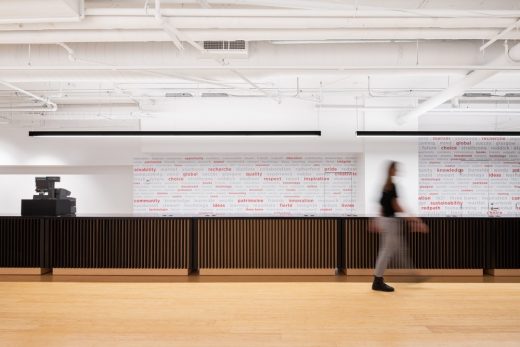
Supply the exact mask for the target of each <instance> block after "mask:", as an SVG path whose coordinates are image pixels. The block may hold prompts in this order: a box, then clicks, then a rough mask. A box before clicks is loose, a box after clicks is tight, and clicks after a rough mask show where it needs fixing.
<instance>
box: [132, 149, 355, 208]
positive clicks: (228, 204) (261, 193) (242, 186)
mask: <svg viewBox="0 0 520 347" xmlns="http://www.w3.org/2000/svg"><path fill="white" fill-rule="evenodd" d="M356 181H357V159H356V156H355V155H350V154H328V153H326V154H323V153H319V154H255V155H251V154H185V155H183V154H174V155H173V154H172V155H164V154H163V155H157V156H155V155H152V156H148V157H140V158H135V160H134V182H133V183H134V201H133V206H134V213H138V214H159V215H189V216H248V215H255V216H320V215H349V214H354V213H355V212H356V207H357V206H356V186H357V185H356Z"/></svg>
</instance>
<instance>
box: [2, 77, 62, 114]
mask: <svg viewBox="0 0 520 347" xmlns="http://www.w3.org/2000/svg"><path fill="white" fill-rule="evenodd" d="M0 84H2V85H4V86H6V87H8V88H11V89H13V90H16V91H18V92H20V93H22V94H25V95H27V96H30V97H31V98H33V99H35V100H37V101H41V102H43V104H44V105H43V108H16V107H15V108H8V109H2V111H10V112H54V111H56V110H58V105H56V104H55V103H54V102H52V101H51V100H49V99H47V98H43V97H41V96H38V95H36V94H33V93H31V92H28V91H27V90H24V89H22V88H20V87H17V86H15V85H13V84H11V83H9V82H6V81H2V80H0Z"/></svg>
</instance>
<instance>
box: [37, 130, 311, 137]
mask: <svg viewBox="0 0 520 347" xmlns="http://www.w3.org/2000/svg"><path fill="white" fill-rule="evenodd" d="M29 136H31V137H104V136H107V137H148V136H150V137H169V136H173V137H175V136H321V131H320V130H303V131H300V130H297V131H285V130H281V131H274V130H270V131H29Z"/></svg>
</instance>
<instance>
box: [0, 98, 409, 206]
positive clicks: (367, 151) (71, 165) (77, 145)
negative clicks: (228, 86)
mask: <svg viewBox="0 0 520 347" xmlns="http://www.w3.org/2000/svg"><path fill="white" fill-rule="evenodd" d="M332 102H333V101H332ZM162 107H163V108H164V109H163V114H162V115H160V116H158V117H157V118H151V119H149V120H143V121H142V126H141V129H142V130H150V129H156V130H157V129H159V130H164V129H169V130H188V129H199V130H200V129H206V130H209V129H211V130H223V129H226V130H238V129H240V130H248V129H256V130H258V129H262V130H295V129H296V130H315V129H320V130H322V136H321V137H319V138H227V139H226V138H195V137H194V138H176V139H135V138H134V139H99V138H83V139H77V138H29V137H28V136H27V131H28V129H16V128H10V129H3V130H0V180H1V181H0V191H2V192H3V199H1V200H0V214H18V213H19V209H20V200H21V199H22V198H30V197H31V196H32V195H33V189H34V177H35V176H44V175H58V176H61V177H62V182H61V183H60V184H58V185H57V186H59V187H64V188H66V189H69V190H70V191H72V193H73V196H74V197H76V198H77V199H78V213H79V214H121V213H132V162H133V158H134V157H136V156H141V155H143V154H146V153H179V152H184V153H186V152H190V153H197V152H198V153H228V152H247V153H260V152H262V153H266V152H298V153H309V152H314V153H319V152H343V153H356V154H357V155H358V156H359V163H360V167H359V168H358V171H359V173H360V176H359V181H358V187H359V193H358V199H359V201H358V206H360V210H359V211H358V213H359V214H364V213H365V212H366V213H368V214H375V213H377V212H378V206H377V202H376V199H377V195H378V194H379V190H380V188H381V181H382V179H383V177H384V174H385V169H383V168H382V166H383V165H384V163H385V162H386V160H398V161H400V162H402V163H403V164H404V165H403V168H404V176H403V177H402V178H400V179H399V180H400V181H399V182H398V183H399V188H400V194H401V196H402V198H403V199H402V200H403V202H404V203H405V204H408V205H409V206H408V207H409V210H411V211H412V212H415V211H416V210H417V207H416V204H415V203H414V202H415V201H417V173H418V168H417V165H418V164H417V163H418V161H417V145H416V143H415V142H413V143H410V142H404V143H403V142H401V141H400V140H398V141H395V140H393V141H392V142H389V141H388V140H387V139H384V140H368V139H359V138H356V137H355V130H357V129H362V127H365V128H366V129H379V130H387V129H391V128H393V127H395V122H394V119H395V115H392V114H389V115H386V114H385V115H383V117H381V114H370V113H368V112H367V114H366V115H365V117H364V121H363V122H360V117H361V115H360V114H357V113H356V112H352V111H340V112H338V111H328V110H327V111H326V110H318V109H316V108H315V107H314V104H312V103H309V102H305V101H301V100H290V99H284V101H283V102H282V103H281V104H278V103H277V102H275V101H273V100H270V99H265V98H255V99H252V100H251V99H249V100H240V99H226V100H208V101H201V100H200V98H199V99H197V100H193V101H191V104H189V103H188V104H182V103H176V104H173V105H170V106H164V105H163V106H162ZM168 107H170V108H168ZM412 126H413V125H412ZM363 173H364V174H363ZM363 187H365V192H364V191H363ZM365 207H366V208H365Z"/></svg>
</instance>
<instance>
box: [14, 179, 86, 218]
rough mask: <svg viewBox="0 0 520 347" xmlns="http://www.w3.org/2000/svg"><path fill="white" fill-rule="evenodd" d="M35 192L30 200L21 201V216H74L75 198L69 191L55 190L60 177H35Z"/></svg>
mask: <svg viewBox="0 0 520 347" xmlns="http://www.w3.org/2000/svg"><path fill="white" fill-rule="evenodd" d="M35 181H36V192H37V193H38V195H33V198H32V200H30V199H23V200H22V216H75V215H76V198H72V197H70V191H68V190H67V189H64V188H56V187H55V186H54V184H55V183H56V182H60V177H36V179H35Z"/></svg>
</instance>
